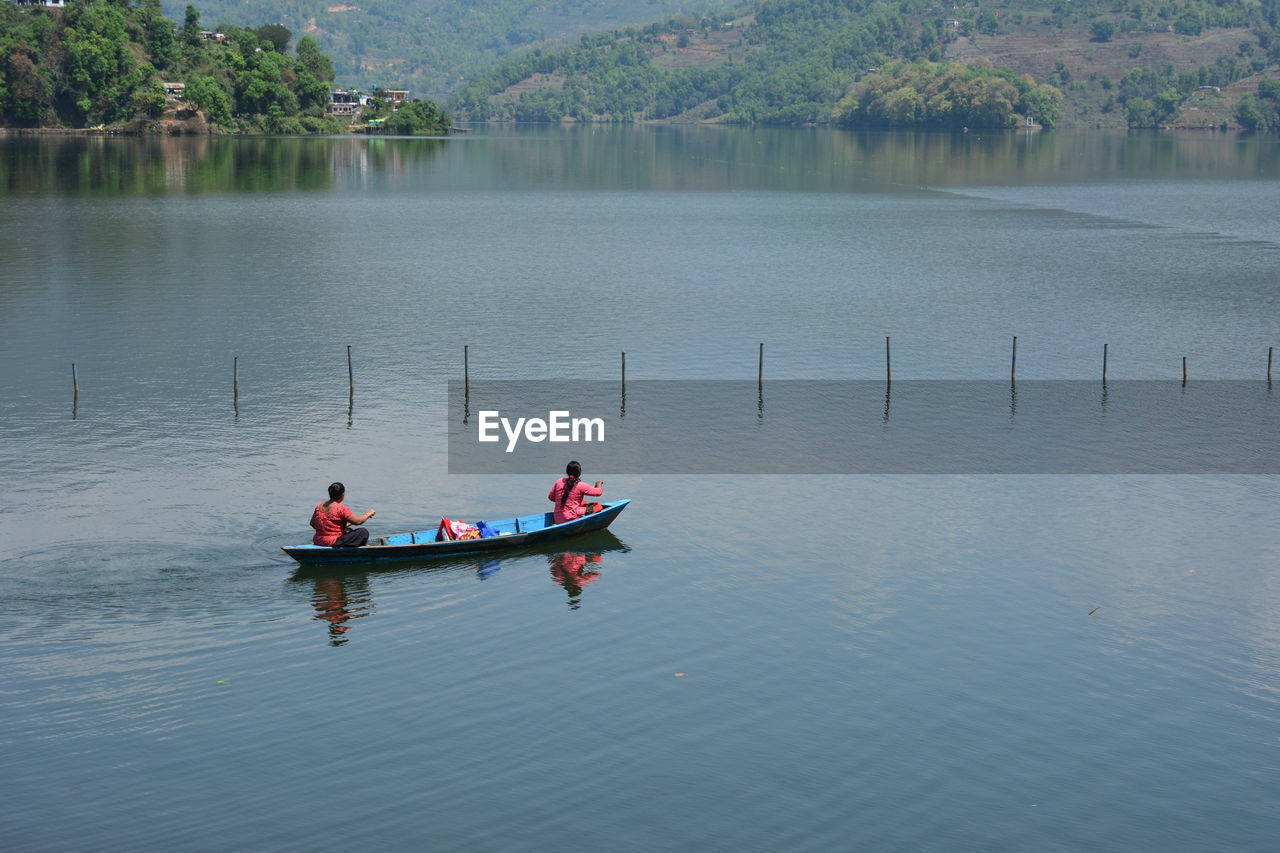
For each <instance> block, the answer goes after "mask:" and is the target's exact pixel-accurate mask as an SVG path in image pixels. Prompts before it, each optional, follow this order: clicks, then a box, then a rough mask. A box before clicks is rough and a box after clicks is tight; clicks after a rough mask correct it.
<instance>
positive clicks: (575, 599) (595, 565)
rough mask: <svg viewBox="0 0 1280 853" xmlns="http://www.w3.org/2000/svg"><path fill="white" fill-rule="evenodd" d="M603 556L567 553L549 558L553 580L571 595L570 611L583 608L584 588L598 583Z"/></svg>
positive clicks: (575, 552) (548, 562)
mask: <svg viewBox="0 0 1280 853" xmlns="http://www.w3.org/2000/svg"><path fill="white" fill-rule="evenodd" d="M600 563H601V556H600V555H599V554H583V553H579V552H577V551H566V552H564V553H561V554H552V555H551V556H549V557H547V565H549V566H550V567H551V579H552V580H554V581H555V582H556V583H557V584H559V585H560V586H562V587H564V591H565V592H567V593H568V594H569V609H570V610H577V609H578V608H579V607H580V606H582V588H583V587H584V586H588V585H590V584H593V583H595V582H596V580H597V579H598V578H599V577H600V569H601V566H600Z"/></svg>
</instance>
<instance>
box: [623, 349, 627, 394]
mask: <svg viewBox="0 0 1280 853" xmlns="http://www.w3.org/2000/svg"><path fill="white" fill-rule="evenodd" d="M622 390H623V391H625V390H627V351H626V350H623V351H622Z"/></svg>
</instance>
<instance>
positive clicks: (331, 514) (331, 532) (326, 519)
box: [311, 501, 351, 548]
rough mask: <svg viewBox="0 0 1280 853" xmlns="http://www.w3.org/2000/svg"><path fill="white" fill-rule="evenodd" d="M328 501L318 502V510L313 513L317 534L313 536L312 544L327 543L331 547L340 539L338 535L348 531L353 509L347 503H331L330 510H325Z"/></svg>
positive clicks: (312, 524)
mask: <svg viewBox="0 0 1280 853" xmlns="http://www.w3.org/2000/svg"><path fill="white" fill-rule="evenodd" d="M325 503H328V502H327V501H324V502H321V503H318V504H316V511H315V512H313V513H311V526H312V527H314V528H315V529H316V535H315V536H313V537H312V538H311V544H312V545H326V546H328V547H330V548H332V547H333V543H334V542H337V541H338V537H339V536H341V535H342V534H343V533H346V531H347V524H348V523H349V522H350V520H351V510H350V509H348V508H347V505H346V504H340V503H335V504H330V506H329V511H328V512H325V511H324V505H325Z"/></svg>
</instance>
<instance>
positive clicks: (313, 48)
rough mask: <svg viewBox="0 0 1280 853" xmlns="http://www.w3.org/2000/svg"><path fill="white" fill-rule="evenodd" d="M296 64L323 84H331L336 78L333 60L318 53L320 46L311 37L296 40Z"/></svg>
mask: <svg viewBox="0 0 1280 853" xmlns="http://www.w3.org/2000/svg"><path fill="white" fill-rule="evenodd" d="M298 64H299V65H300V66H302V69H303V70H304V71H306V72H307V73H308V74H310V75H311V76H312V77H315V78H316V79H317V80H321V81H323V82H324V83H332V82H333V80H334V78H335V77H336V76H337V74H336V73H335V72H334V69H333V60H331V59H329V57H327V56H325V55H324V54H323V53H321V52H320V46H319V45H318V44H316V40H315V39H314V38H312V37H311V36H303V37H302V38H300V39H298Z"/></svg>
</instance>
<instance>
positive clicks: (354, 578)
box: [291, 530, 631, 646]
mask: <svg viewBox="0 0 1280 853" xmlns="http://www.w3.org/2000/svg"><path fill="white" fill-rule="evenodd" d="M565 544H567V545H570V546H572V550H566V549H565ZM630 550H631V548H630V547H629V546H628V545H627V544H626V543H624V542H623V541H622V540H621V539H619V538H618V537H617V536H615V535H614V534H613V533H611V532H610V531H608V530H601V531H596V532H593V533H588V534H584V535H582V536H577V537H574V538H573V539H572V540H570V541H569V542H568V543H564V544H561V543H549V544H547V545H542V546H536V547H532V548H518V549H516V550H514V551H511V552H505V553H497V554H495V553H488V554H476V555H473V556H462V557H459V556H453V557H444V558H439V559H430V560H423V559H421V558H419V559H416V560H413V559H408V560H405V561H403V562H398V563H393V564H391V565H390V566H388V565H387V564H385V563H380V564H376V565H370V566H361V567H359V568H352V567H346V568H343V567H340V566H328V567H320V566H300V567H298V569H297V570H296V571H295V572H294V575H293V577H292V578H291V583H292V584H294V585H297V586H301V587H305V588H306V589H307V592H308V595H309V597H310V602H311V606H312V607H313V608H314V609H315V618H316V619H317V620H318V621H320V622H325V623H327V625H328V629H327V635H328V640H329V645H331V646H342V645H346V643H347V642H348V640H349V639H350V638H349V636H348V634H349V632H350V631H351V629H352V628H353V627H355V626H354V625H353V624H352V623H353V621H354V620H356V619H363V618H365V617H368V616H372V615H373V614H374V611H375V610H376V606H375V605H374V602H373V591H372V590H371V588H370V584H369V576H370V574H377V575H379V576H383V577H385V576H389V575H395V574H404V573H413V572H422V571H424V570H425V571H428V572H432V573H453V574H474V575H475V577H476V579H477V580H481V581H489V580H493V579H494V578H496V577H497V576H498V575H499V573H500V572H501V571H502V569H503V568H506V569H507V570H508V571H510V570H512V569H518V568H520V567H521V565H522V564H525V563H528V562H530V561H531V560H538V559H545V560H546V563H547V565H548V566H549V567H550V569H551V579H552V580H553V581H554V582H555V583H556V585H557V586H560V587H563V588H564V590H565V592H566V593H568V595H569V609H570V610H577V609H578V608H579V607H581V605H582V591H583V588H584V587H586V586H590V585H591V584H593V583H595V582H596V581H597V580H598V579H599V578H600V576H601V575H602V574H603V570H604V562H605V560H604V555H605V554H609V553H627V552H628V551H630Z"/></svg>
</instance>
